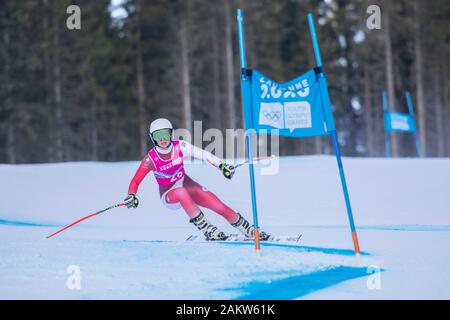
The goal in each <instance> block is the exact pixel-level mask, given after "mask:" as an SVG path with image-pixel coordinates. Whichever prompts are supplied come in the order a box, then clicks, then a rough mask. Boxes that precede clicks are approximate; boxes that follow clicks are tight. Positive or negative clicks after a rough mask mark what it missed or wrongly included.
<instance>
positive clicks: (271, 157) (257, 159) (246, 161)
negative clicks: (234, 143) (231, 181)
mask: <svg viewBox="0 0 450 320" xmlns="http://www.w3.org/2000/svg"><path fill="white" fill-rule="evenodd" d="M267 159H275V155H274V154H273V155H271V156H270V157H257V158H253V161H260V160H267ZM249 162H250V161H249V160H248V159H247V160H245V161H244V162H241V163H238V164H237V165H235V166H234V167H235V168H237V167H240V166H243V165H244V164H247V163H249Z"/></svg>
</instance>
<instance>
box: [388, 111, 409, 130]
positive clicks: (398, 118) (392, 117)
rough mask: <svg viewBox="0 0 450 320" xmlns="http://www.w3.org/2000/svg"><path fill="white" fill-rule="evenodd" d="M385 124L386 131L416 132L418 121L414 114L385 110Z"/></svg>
mask: <svg viewBox="0 0 450 320" xmlns="http://www.w3.org/2000/svg"><path fill="white" fill-rule="evenodd" d="M385 112H386V116H385V117H384V126H385V128H386V131H389V132H394V131H399V132H416V122H415V119H414V116H413V115H410V114H405V113H400V112H392V111H385Z"/></svg>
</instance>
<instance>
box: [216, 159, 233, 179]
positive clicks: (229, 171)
mask: <svg viewBox="0 0 450 320" xmlns="http://www.w3.org/2000/svg"><path fill="white" fill-rule="evenodd" d="M219 170H220V171H222V173H223V175H224V176H225V178H227V179H231V178H232V177H233V174H234V170H235V168H234V166H233V165H231V164H226V163H225V162H222V163H221V164H220V165H219Z"/></svg>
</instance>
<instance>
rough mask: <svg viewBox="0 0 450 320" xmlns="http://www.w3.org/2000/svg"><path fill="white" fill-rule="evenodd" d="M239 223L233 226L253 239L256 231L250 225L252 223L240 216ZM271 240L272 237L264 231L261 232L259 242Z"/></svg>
mask: <svg viewBox="0 0 450 320" xmlns="http://www.w3.org/2000/svg"><path fill="white" fill-rule="evenodd" d="M237 214H238V215H239V219H238V221H236V222H235V223H232V224H231V225H232V226H233V227H235V228H236V229H238V230H239V231H240V232H241V233H242V234H243V235H244V236H245V237H247V238H253V231H255V227H254V226H252V225H250V223H249V222H248V221H247V220H246V219H245V218H244V217H243V216H242V215H241V214H240V213H237ZM269 239H270V235H269V234H267V233H265V232H264V231H260V232H259V240H262V241H267V240H269Z"/></svg>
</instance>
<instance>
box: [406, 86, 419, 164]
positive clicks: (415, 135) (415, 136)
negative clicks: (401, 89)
mask: <svg viewBox="0 0 450 320" xmlns="http://www.w3.org/2000/svg"><path fill="white" fill-rule="evenodd" d="M405 96H406V103H407V104H408V109H409V114H410V115H411V116H412V117H413V119H414V126H415V127H416V128H415V129H416V130H415V131H414V138H415V139H416V150H417V156H419V157H422V152H421V150H420V140H419V136H418V134H417V124H416V116H415V115H414V108H413V104H412V100H411V94H410V93H409V91H405Z"/></svg>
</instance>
